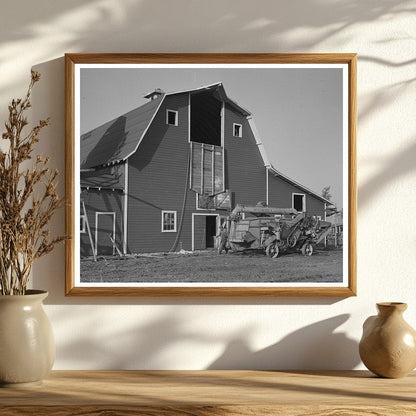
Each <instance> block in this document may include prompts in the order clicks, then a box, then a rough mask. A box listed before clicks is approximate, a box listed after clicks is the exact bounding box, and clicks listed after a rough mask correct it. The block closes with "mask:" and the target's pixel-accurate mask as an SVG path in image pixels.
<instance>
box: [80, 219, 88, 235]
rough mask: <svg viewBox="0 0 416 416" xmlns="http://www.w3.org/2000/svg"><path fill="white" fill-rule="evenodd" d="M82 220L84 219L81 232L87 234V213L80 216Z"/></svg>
mask: <svg viewBox="0 0 416 416" xmlns="http://www.w3.org/2000/svg"><path fill="white" fill-rule="evenodd" d="M80 220H81V221H82V225H81V227H80V231H79V232H80V233H81V234H85V233H86V232H87V219H86V216H85V215H81V216H80Z"/></svg>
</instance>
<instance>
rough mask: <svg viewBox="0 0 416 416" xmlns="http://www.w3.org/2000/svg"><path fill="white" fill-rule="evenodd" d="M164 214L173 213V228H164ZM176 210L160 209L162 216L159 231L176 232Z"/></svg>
mask: <svg viewBox="0 0 416 416" xmlns="http://www.w3.org/2000/svg"><path fill="white" fill-rule="evenodd" d="M165 214H173V221H174V222H173V225H174V227H173V230H165V229H164V215H165ZM177 218H178V216H177V211H172V210H163V211H162V218H161V231H162V233H176V227H177Z"/></svg>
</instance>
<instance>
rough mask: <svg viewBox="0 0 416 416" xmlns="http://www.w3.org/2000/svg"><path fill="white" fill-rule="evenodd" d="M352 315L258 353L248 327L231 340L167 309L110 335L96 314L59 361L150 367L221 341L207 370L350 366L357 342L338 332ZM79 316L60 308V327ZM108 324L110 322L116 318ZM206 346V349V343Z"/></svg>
mask: <svg viewBox="0 0 416 416" xmlns="http://www.w3.org/2000/svg"><path fill="white" fill-rule="evenodd" d="M76 313H79V314H81V315H82V313H83V312H82V310H80V311H77V312H76ZM349 316H350V315H349V314H342V315H337V316H334V317H332V318H329V319H325V320H323V321H319V322H316V323H313V324H311V325H308V326H306V327H303V328H300V329H298V330H296V331H294V332H292V333H291V334H289V335H287V336H286V337H284V338H283V339H282V340H280V341H279V342H276V343H275V344H273V345H270V346H268V347H266V348H263V349H261V350H258V351H255V350H253V349H252V348H250V347H249V337H250V328H246V329H245V333H246V334H247V335H246V336H241V337H236V338H234V339H230V338H229V337H227V336H225V337H224V338H223V337H221V336H218V335H214V334H211V333H209V332H205V331H204V330H203V329H190V328H189V327H188V326H187V325H186V324H184V322H183V321H181V318H180V317H179V316H175V315H173V314H171V313H168V312H167V313H165V314H163V315H161V316H158V317H157V318H154V319H150V320H149V319H146V321H145V323H144V324H141V317H140V314H139V313H137V317H136V318H137V323H136V324H135V325H133V326H131V325H130V326H129V329H128V330H127V329H126V328H123V323H122V322H120V323H119V324H118V325H117V327H114V329H112V330H111V334H112V336H111V337H109V336H108V334H106V333H105V330H104V331H103V330H102V328H100V325H99V322H95V321H97V319H99V316H98V315H95V317H94V316H92V317H91V319H90V320H89V321H85V320H84V322H80V325H79V326H78V325H77V328H76V331H78V336H77V333H76V332H75V334H74V336H72V337H71V341H70V342H68V343H64V342H63V343H62V344H61V345H60V344H59V343H58V345H57V347H58V348H57V351H58V358H59V361H60V362H62V363H64V364H65V362H69V361H72V362H76V363H77V365H78V366H79V368H84V369H88V368H89V369H91V363H93V366H96V367H97V368H100V369H151V368H155V367H156V368H160V367H161V366H162V367H163V364H161V363H163V362H164V360H170V362H172V360H171V358H169V356H170V355H171V354H172V351H175V349H177V348H183V347H185V346H186V345H187V346H188V347H189V345H190V344H192V343H197V344H198V345H202V346H203V345H211V344H212V345H214V344H218V343H221V344H223V345H225V348H224V351H223V353H222V354H221V355H220V356H219V357H218V358H216V359H215V360H214V361H212V362H211V364H209V365H207V366H206V367H205V369H207V370H233V369H238V370H343V369H344V370H345V369H351V368H354V367H355V366H357V365H358V364H359V363H360V357H359V354H358V343H357V341H355V340H353V339H351V338H349V337H348V336H347V335H346V334H345V333H344V332H336V330H337V328H338V327H339V326H341V325H343V324H344V323H345V322H346V321H347V320H348V319H349ZM74 318H75V319H76V316H75V317H74V316H72V315H69V314H68V313H66V312H65V311H64V310H62V311H58V312H57V314H56V317H55V319H57V320H58V321H60V326H61V327H66V328H71V330H72V331H74V329H75V328H74V327H73V321H74ZM133 319H134V317H133ZM108 324H109V325H111V321H110V322H108ZM252 329H253V328H251V330H252ZM107 331H108V330H107ZM86 333H88V334H89V336H88V337H86V336H85V334H86ZM240 333H241V330H240ZM60 339H62V338H60ZM181 346H183V347H181ZM201 349H202V350H204V347H202V348H201ZM197 354H200V350H199V349H196V350H195V357H192V354H191V355H190V356H189V363H191V366H192V363H193V362H196V361H198V359H197V358H196V355H197ZM181 359H184V357H181ZM175 365H176V366H177V365H178V363H174V364H173V366H175ZM171 366H172V364H171V365H170V367H171ZM168 367H169V365H168Z"/></svg>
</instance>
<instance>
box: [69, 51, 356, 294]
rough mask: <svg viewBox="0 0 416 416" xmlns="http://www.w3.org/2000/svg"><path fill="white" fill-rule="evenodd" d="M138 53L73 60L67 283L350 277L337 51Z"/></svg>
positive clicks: (210, 285)
mask: <svg viewBox="0 0 416 416" xmlns="http://www.w3.org/2000/svg"><path fill="white" fill-rule="evenodd" d="M79 56H81V57H82V55H79ZM104 56H105V55H104ZM67 59H68V60H71V57H67ZM138 61H139V62H135V63H130V62H129V63H123V62H117V63H91V62H88V60H82V59H80V62H77V63H76V64H74V63H73V62H72V63H73V66H72V72H73V79H72V81H73V84H72V92H73V97H74V100H73V103H71V104H72V111H73V112H72V118H71V120H70V121H68V124H69V128H70V131H71V133H72V140H73V162H74V163H73V176H74V178H73V193H74V195H73V198H72V203H73V210H72V215H73V216H74V223H75V224H76V223H79V228H78V227H76V228H75V232H74V235H73V236H72V237H73V241H71V244H72V247H73V258H74V266H73V268H72V269H71V270H72V271H73V275H74V276H73V277H72V281H73V283H74V285H73V287H76V288H78V289H80V290H82V288H112V289H115V288H124V289H128V288H131V289H132V291H133V293H136V294H137V293H140V290H142V292H143V289H149V288H150V291H151V292H152V291H155V290H156V291H157V290H158V289H160V290H161V291H163V293H164V294H169V293H168V292H167V291H168V290H169V288H173V289H175V290H178V288H179V289H181V288H182V289H185V290H189V289H191V290H192V289H195V290H197V289H198V288H206V289H213V290H214V292H213V293H215V291H217V292H218V293H220V291H221V289H230V290H232V289H243V290H242V292H241V293H249V292H250V290H252V291H254V292H256V290H258V289H259V288H262V289H264V290H265V291H267V290H271V291H274V292H275V293H278V292H279V289H280V290H281V291H285V292H286V293H288V292H290V290H291V289H292V288H293V289H294V293H300V292H299V291H301V290H302V289H304V288H306V289H308V288H309V289H312V291H313V290H315V289H317V288H323V289H327V293H331V290H332V289H334V290H335V291H336V290H337V289H341V290H342V289H343V288H344V289H347V290H349V291H351V281H352V273H351V272H352V270H351V267H350V266H351V261H355V258H354V256H353V248H354V247H355V246H353V245H352V244H351V241H350V239H351V235H350V231H351V230H352V227H351V225H352V224H351V217H352V215H351V214H353V212H352V211H353V209H352V208H353V207H354V206H353V204H351V195H353V194H354V192H353V189H352V186H351V185H352V184H351V176H352V175H351V174H352V172H351V155H352V152H351V149H352V147H351V145H352V144H354V143H352V137H353V135H352V131H351V121H352V120H351V117H352V114H353V112H352V111H351V106H352V103H351V102H350V101H351V94H350V92H351V85H349V84H350V82H351V73H350V71H351V68H350V66H349V60H348V59H345V62H342V61H341V60H339V59H338V60H336V61H335V63H332V62H325V63H322V62H317V63H313V62H310V63H296V62H288V63H281V62H279V63H274V62H267V63H256V62H252V63H241V62H238V63H228V62H227V63H221V62H216V63H210V62H204V59H203V55H201V62H199V63H164V62H159V61H156V62H140V59H139V60H138ZM67 97H68V96H67ZM68 104H69V103H68V101H67V105H68ZM67 114H68V109H67ZM67 120H68V117H67ZM67 127H68V126H67ZM67 139H68V137H67ZM353 268H354V267H353ZM328 289H329V291H328ZM254 292H253V293H254ZM143 293H145V291H144V292H143ZM152 293H153V292H152ZM183 293H186V292H183ZM282 293H283V292H282ZM334 293H335V292H334Z"/></svg>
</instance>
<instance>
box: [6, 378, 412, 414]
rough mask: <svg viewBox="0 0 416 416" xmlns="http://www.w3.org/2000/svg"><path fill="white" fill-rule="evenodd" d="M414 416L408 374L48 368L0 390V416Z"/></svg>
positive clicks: (410, 382) (410, 380) (410, 379)
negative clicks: (40, 378)
mask: <svg viewBox="0 0 416 416" xmlns="http://www.w3.org/2000/svg"><path fill="white" fill-rule="evenodd" d="M370 414H371V415H376V416H380V415H383V416H384V415H386V416H387V415H388V416H391V415H393V416H395V415H404V416H406V415H416V373H414V374H411V375H410V376H408V377H406V378H403V379H383V378H378V377H375V376H373V375H372V374H371V373H369V372H367V371H304V372H295V371H292V372H291V371H54V372H52V374H51V375H50V376H49V377H48V378H47V379H46V380H44V382H43V384H42V385H41V386H38V387H29V388H15V389H0V415H11V416H13V415H56V416H61V415H100V416H103V415H106V416H108V415H122V416H123V415H149V416H153V415H162V416H165V415H169V416H171V415H188V416H189V415H195V416H206V415H220V416H222V415H238V416H249V415H250V416H258V415H288V416H295V415H296V416H298V415H299V416H300V415H302V416H308V415H323V416H326V415H331V416H334V415H342V416H343V415H348V416H350V415H352V416H354V415H357V416H358V415H370Z"/></svg>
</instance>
